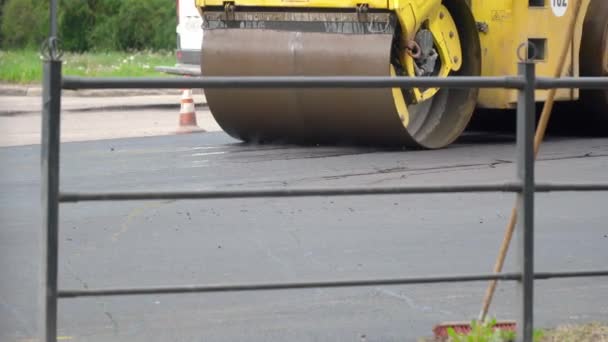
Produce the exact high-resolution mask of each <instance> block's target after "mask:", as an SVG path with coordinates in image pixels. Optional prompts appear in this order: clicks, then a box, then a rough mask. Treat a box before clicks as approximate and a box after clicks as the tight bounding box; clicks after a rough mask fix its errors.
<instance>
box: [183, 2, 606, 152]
mask: <svg viewBox="0 0 608 342" xmlns="http://www.w3.org/2000/svg"><path fill="white" fill-rule="evenodd" d="M195 1H196V6H197V9H198V10H199V12H200V14H201V16H202V18H203V44H202V51H201V74H202V75H203V76H410V77H433V76H435V77H450V76H454V75H461V76H463V75H466V76H478V75H484V76H504V75H515V74H516V70H517V62H518V60H519V58H518V54H517V50H518V47H519V46H520V45H521V44H522V43H526V42H528V43H531V44H530V45H529V46H534V49H528V50H527V53H529V54H530V55H529V56H527V58H530V59H534V60H535V62H536V63H537V74H538V75H539V76H553V74H554V73H555V70H556V68H557V63H558V58H559V54H560V53H559V51H561V49H563V47H564V44H568V45H569V46H570V53H569V54H568V58H567V61H566V66H565V67H564V75H569V76H578V75H581V76H602V75H604V76H606V75H608V43H607V41H608V0H230V1H225V0H195ZM577 1H582V3H581V11H580V13H579V18H577V19H576V20H577V21H576V22H577V26H576V29H575V35H574V38H573V40H572V41H566V37H565V36H566V31H567V25H568V23H569V22H570V21H571V19H572V16H573V15H575V13H574V12H575V11H574V7H575V5H577V3H576V2H577ZM525 57H526V56H525ZM546 93H547V91H543V90H539V91H538V92H537V94H536V98H537V100H538V101H543V100H544V99H545V97H546ZM205 94H206V97H207V102H208V105H209V108H210V110H211V112H212V114H213V115H214V117H215V119H216V120H217V122H218V123H219V124H220V126H221V127H222V128H223V129H224V130H225V131H226V132H227V133H228V134H230V135H232V136H233V137H235V138H237V139H240V140H242V141H246V142H259V143H262V142H288V143H304V144H324V143H345V144H351V143H352V144H374V145H399V146H408V147H416V148H427V149H435V148H443V147H445V146H447V145H449V144H450V143H452V142H453V141H454V140H455V139H456V138H458V137H459V135H460V134H461V133H462V132H463V130H464V129H465V127H466V126H467V124H468V122H469V120H470V119H471V116H472V114H473V111H474V110H475V108H497V109H498V108H502V109H506V108H513V107H514V106H515V105H516V92H515V91H514V90H505V89H482V90H478V89H439V88H408V89H399V88H395V89H344V88H336V89H308V88H307V89H299V88H298V89H207V90H205ZM579 98H580V99H581V100H582V101H583V102H584V104H585V106H586V111H585V112H582V111H581V112H580V113H576V114H574V113H573V115H577V119H579V120H598V121H601V122H603V123H604V124H606V127H607V128H608V91H589V92H584V91H582V90H581V91H579V90H569V89H568V90H566V89H564V90H559V91H558V92H557V95H556V100H558V101H572V100H578V99H579ZM590 122H591V121H590Z"/></svg>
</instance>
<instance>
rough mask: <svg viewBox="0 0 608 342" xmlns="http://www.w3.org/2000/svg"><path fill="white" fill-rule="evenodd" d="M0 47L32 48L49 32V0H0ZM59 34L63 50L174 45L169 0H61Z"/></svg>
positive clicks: (151, 47) (171, 9) (171, 47)
mask: <svg viewBox="0 0 608 342" xmlns="http://www.w3.org/2000/svg"><path fill="white" fill-rule="evenodd" d="M0 5H1V9H0V11H1V12H0V37H1V38H0V39H1V40H0V47H2V48H32V47H37V46H39V45H40V44H41V43H42V41H43V40H44V39H45V37H46V36H47V35H48V23H49V19H48V16H49V14H48V8H49V7H48V6H49V0H42V1H40V0H0ZM58 21H59V22H58V26H59V36H60V38H61V40H62V42H63V47H64V48H65V49H66V50H68V51H74V52H83V51H88V50H102V51H107V50H125V51H126V50H142V49H152V50H166V49H173V48H174V47H175V25H176V21H175V1H174V0H60V1H59V15H58Z"/></svg>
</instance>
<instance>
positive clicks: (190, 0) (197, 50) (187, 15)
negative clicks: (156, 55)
mask: <svg viewBox="0 0 608 342" xmlns="http://www.w3.org/2000/svg"><path fill="white" fill-rule="evenodd" d="M175 4H176V7H177V28H176V32H177V50H176V57H177V63H176V64H175V66H158V67H156V70H157V71H160V72H164V73H169V74H175V75H192V76H200V74H201V71H200V63H201V44H202V42H203V28H202V26H203V19H202V18H201V16H200V14H199V13H198V10H197V9H196V6H195V4H194V0H175Z"/></svg>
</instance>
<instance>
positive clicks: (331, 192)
mask: <svg viewBox="0 0 608 342" xmlns="http://www.w3.org/2000/svg"><path fill="white" fill-rule="evenodd" d="M535 190H536V192H552V191H560V192H565V191H572V192H575V191H576V192H596V191H608V184H550V183H540V184H537V185H536V187H535ZM518 191H521V185H519V184H518V183H516V182H513V183H503V184H477V185H475V184H472V185H421V186H397V187H376V188H374V187H365V188H364V187H350V188H318V189H314V188H312V189H309V188H306V189H298V188H295V189H251V190H207V191H157V192H155V191H144V192H107V193H103V192H99V193H85V192H83V193H77V192H62V193H60V194H59V202H63V203H66V202H90V201H135V200H164V199H222V198H267V197H314V196H319V197H330V196H332V197H335V196H363V195H368V196H369V195H407V194H443V193H481V192H518Z"/></svg>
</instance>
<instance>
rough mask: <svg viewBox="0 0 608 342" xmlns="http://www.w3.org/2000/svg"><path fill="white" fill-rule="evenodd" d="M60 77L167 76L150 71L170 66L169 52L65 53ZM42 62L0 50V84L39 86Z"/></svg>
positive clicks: (32, 55)
mask: <svg viewBox="0 0 608 342" xmlns="http://www.w3.org/2000/svg"><path fill="white" fill-rule="evenodd" d="M62 59H63V61H64V62H63V74H64V75H73V76H91V77H96V76H98V77H112V76H116V77H121V76H129V77H137V76H168V75H166V74H163V73H160V72H157V71H155V70H154V67H155V66H159V65H174V64H175V55H174V53H173V52H149V51H138V52H131V53H128V52H91V53H83V54H74V53H66V54H65V55H64V56H63V58H62ZM41 80H42V60H41V58H40V54H39V53H38V52H37V51H30V50H19V51H6V50H0V81H2V82H8V83H16V84H28V83H39V82H40V81H41Z"/></svg>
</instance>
